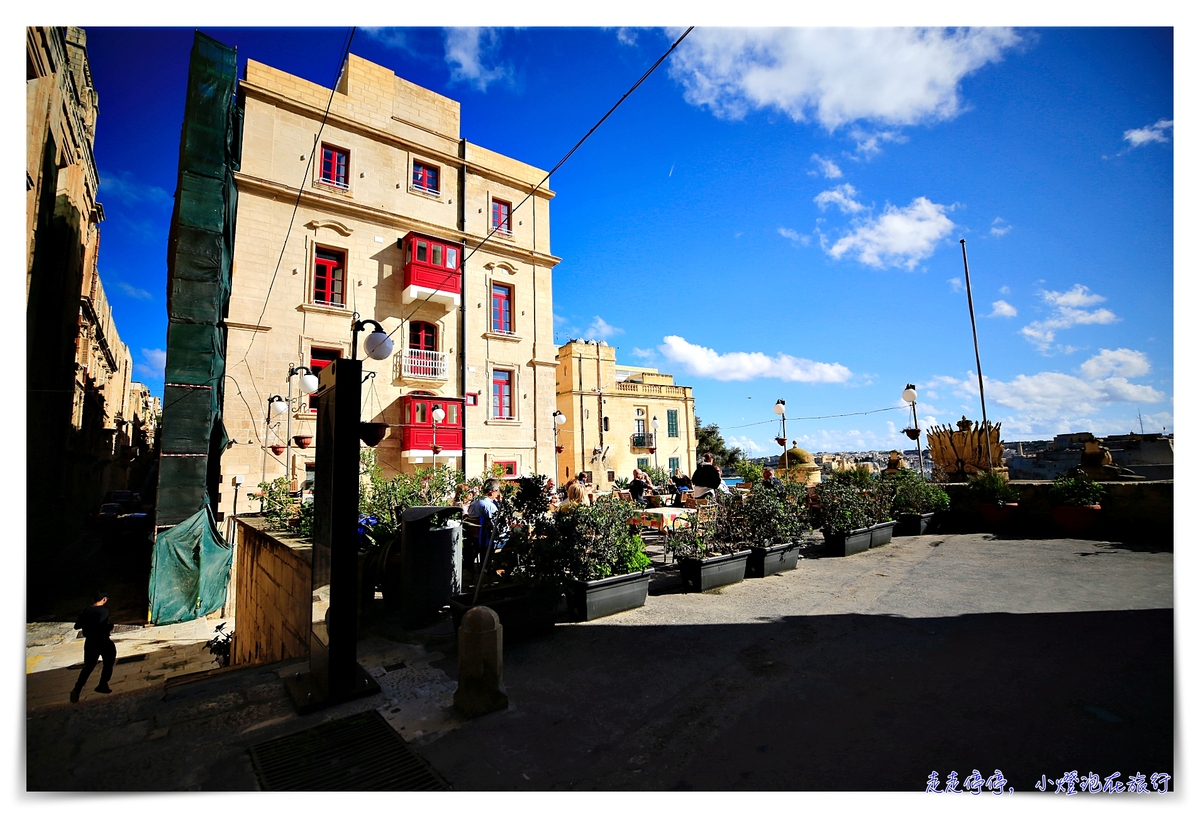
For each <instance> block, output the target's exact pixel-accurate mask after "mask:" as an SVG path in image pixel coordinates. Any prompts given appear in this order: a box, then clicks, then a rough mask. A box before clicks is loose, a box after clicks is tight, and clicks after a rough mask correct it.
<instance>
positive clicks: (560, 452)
mask: <svg viewBox="0 0 1200 818" xmlns="http://www.w3.org/2000/svg"><path fill="white" fill-rule="evenodd" d="M554 451H556V452H558V453H559V454H562V453H563V447H562V446H555V447H554Z"/></svg>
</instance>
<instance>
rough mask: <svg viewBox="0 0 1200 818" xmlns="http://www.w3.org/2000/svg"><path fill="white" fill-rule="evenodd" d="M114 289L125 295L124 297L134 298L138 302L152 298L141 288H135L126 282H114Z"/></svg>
mask: <svg viewBox="0 0 1200 818" xmlns="http://www.w3.org/2000/svg"><path fill="white" fill-rule="evenodd" d="M116 287H117V289H118V290H120V291H121V292H123V293H125V295H127V296H129V297H130V298H136V299H137V300H139V301H149V300H150V299H152V298H154V296H153V295H151V294H150V293H149V292H147V291H146V290H143V289H142V288H141V287H135V286H133V285H132V284H130V283H128V282H126V281H118V282H116Z"/></svg>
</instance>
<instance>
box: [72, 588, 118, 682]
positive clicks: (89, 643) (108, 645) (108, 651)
mask: <svg viewBox="0 0 1200 818" xmlns="http://www.w3.org/2000/svg"><path fill="white" fill-rule="evenodd" d="M92 600H93V601H92V606H91V607H90V608H85V609H84V610H83V611H82V612H81V613H80V614H79V618H78V619H77V620H76V621H75V627H76V628H77V629H79V630H81V631H83V670H81V671H79V678H78V679H76V680H75V688H74V689H73V690H72V691H71V703H72V704H75V703H76V702H78V701H79V692H80V691H81V690H83V686H84V685H85V684H87V680H88V676H91V675H92V670H94V669H95V667H96V662H97V661H98V660H100V659H103V660H104V667H103V669H102V670H101V671H100V684H99V685H97V686H96V692H97V693H112V688H111V687H109V686H108V680H109V679H111V678H112V674H113V665H115V664H116V663H117V646H116V645H114V644H113V641H112V637H111V636H110V635H109V634H111V633H112V623H111V622H109V621H108V608H107V607H105V606H106V605H107V604H108V594H106V593H105V592H103V591H97V592H96V594H95V596H93V598H92Z"/></svg>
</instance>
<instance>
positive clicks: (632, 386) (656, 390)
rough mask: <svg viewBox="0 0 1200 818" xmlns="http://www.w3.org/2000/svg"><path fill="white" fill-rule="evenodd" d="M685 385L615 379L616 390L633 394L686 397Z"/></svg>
mask: <svg viewBox="0 0 1200 818" xmlns="http://www.w3.org/2000/svg"><path fill="white" fill-rule="evenodd" d="M687 388H688V387H686V386H667V385H666V384H657V383H634V382H631V381H617V391H618V392H628V393H630V394H633V395H669V396H671V397H679V398H682V397H686V396H687V391H686V390H687Z"/></svg>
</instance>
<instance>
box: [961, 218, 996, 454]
mask: <svg viewBox="0 0 1200 818" xmlns="http://www.w3.org/2000/svg"><path fill="white" fill-rule="evenodd" d="M958 243H959V244H961V245H962V254H963V275H964V276H965V277H966V279H967V309H968V310H969V311H970V313H971V338H972V339H973V340H974V341H975V373H976V375H978V377H979V408H980V410H981V411H982V412H983V435H984V438H985V440H986V448H987V457H988V471H991V470H992V469H994V468H995V466H994V465H993V463H992V430H991V428H990V427H989V426H988V419H987V403H986V402H985V401H984V399H983V365H982V364H980V363H979V334H978V333H977V332H976V331H975V302H974V300H973V299H972V298H971V271H970V270H969V269H968V268H967V240H966V239H959V240H958Z"/></svg>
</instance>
